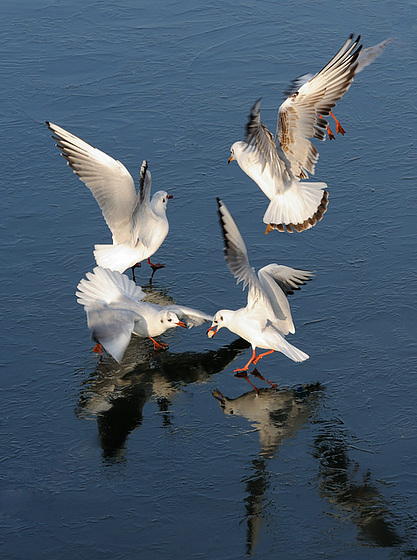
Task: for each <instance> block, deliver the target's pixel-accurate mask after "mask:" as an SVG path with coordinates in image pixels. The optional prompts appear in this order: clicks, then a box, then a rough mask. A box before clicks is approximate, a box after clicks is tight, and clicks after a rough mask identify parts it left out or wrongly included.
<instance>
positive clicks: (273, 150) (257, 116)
mask: <svg viewBox="0 0 417 560" xmlns="http://www.w3.org/2000/svg"><path fill="white" fill-rule="evenodd" d="M246 143H247V144H248V146H251V147H253V148H254V149H255V153H256V155H257V157H258V161H259V162H260V163H261V164H262V173H263V171H264V169H265V167H266V166H268V167H269V169H270V171H271V175H272V176H275V177H281V176H282V174H283V173H284V170H285V162H284V161H283V159H285V156H284V154H282V156H284V157H283V158H280V156H279V154H278V152H277V145H276V143H275V140H274V137H273V135H272V133H271V132H270V131H269V130H268V129H267V127H266V126H265V125H264V123H263V122H262V121H261V98H259V99H258V100H257V101H256V102H255V103H254V105H253V106H252V109H251V112H250V115H249V117H248V122H247V124H246ZM288 168H289V167H288Z"/></svg>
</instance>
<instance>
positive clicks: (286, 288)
mask: <svg viewBox="0 0 417 560" xmlns="http://www.w3.org/2000/svg"><path fill="white" fill-rule="evenodd" d="M265 274H268V275H269V276H270V277H271V278H273V280H274V281H275V282H276V283H277V284H278V286H279V287H280V288H281V290H282V291H283V292H284V294H285V295H286V296H290V295H292V294H293V293H294V290H299V289H300V286H304V285H305V283H306V282H308V281H309V280H311V279H312V277H313V276H314V274H313V272H310V271H308V270H300V269H298V268H291V267H289V266H284V265H278V264H268V265H267V266H264V267H263V268H261V269H260V271H259V272H258V276H264V275H265Z"/></svg>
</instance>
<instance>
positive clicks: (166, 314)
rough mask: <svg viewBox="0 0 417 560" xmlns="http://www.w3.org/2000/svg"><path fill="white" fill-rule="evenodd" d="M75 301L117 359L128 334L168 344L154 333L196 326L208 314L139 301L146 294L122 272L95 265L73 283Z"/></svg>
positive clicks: (100, 343) (161, 345)
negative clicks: (77, 282)
mask: <svg viewBox="0 0 417 560" xmlns="http://www.w3.org/2000/svg"><path fill="white" fill-rule="evenodd" d="M77 289H78V291H77V292H76V294H75V295H76V296H77V298H78V299H77V301H78V303H80V304H81V305H83V306H84V309H85V312H86V314H87V324H88V327H89V328H90V329H91V331H92V333H93V339H94V340H95V341H96V342H97V343H98V344H97V346H96V347H95V351H97V352H99V353H101V351H102V350H101V346H103V347H104V348H105V350H106V351H107V352H108V353H109V354H111V355H112V356H113V358H114V359H115V360H117V361H118V362H121V361H122V358H123V355H124V353H125V350H126V348H127V346H128V344H129V342H130V339H131V337H132V334H134V335H136V336H139V337H142V338H150V339H151V340H152V342H153V344H154V349H155V350H158V349H164V348H168V344H166V343H164V342H158V341H157V340H155V338H154V337H156V336H159V335H161V334H163V333H164V332H165V331H166V330H167V329H170V328H175V327H188V328H189V329H190V328H192V327H196V326H199V325H201V324H202V323H204V322H206V321H211V320H212V316H211V315H207V313H204V312H202V311H198V310H197V309H191V308H190V307H185V306H183V305H176V304H172V305H158V304H155V303H149V302H146V301H143V299H144V297H145V296H146V294H145V292H143V290H142V288H140V287H139V286H137V285H136V284H135V283H134V282H132V280H130V279H129V278H128V277H127V276H126V275H125V274H120V272H118V271H115V270H109V269H106V268H101V267H99V266H97V267H95V268H94V270H93V272H88V273H87V278H83V279H82V280H81V281H80V283H79V284H78V286H77Z"/></svg>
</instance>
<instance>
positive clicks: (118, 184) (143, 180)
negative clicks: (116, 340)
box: [46, 121, 172, 280]
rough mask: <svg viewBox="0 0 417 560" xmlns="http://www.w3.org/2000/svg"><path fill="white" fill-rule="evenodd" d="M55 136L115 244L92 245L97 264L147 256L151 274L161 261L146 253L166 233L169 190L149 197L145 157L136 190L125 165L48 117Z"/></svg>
mask: <svg viewBox="0 0 417 560" xmlns="http://www.w3.org/2000/svg"><path fill="white" fill-rule="evenodd" d="M46 124H47V126H48V128H49V129H50V130H51V131H52V133H53V138H54V139H55V140H57V142H58V143H57V146H58V148H59V149H60V150H61V155H62V156H64V157H65V158H66V160H67V163H68V165H69V166H70V167H71V168H72V169H73V171H74V173H76V174H77V175H78V177H79V178H80V179H81V181H83V182H84V183H85V185H86V186H87V187H88V188H89V189H90V191H91V192H92V193H93V196H94V198H95V199H96V201H97V203H98V205H99V206H100V208H101V211H102V213H103V217H104V219H105V220H106V223H107V225H108V226H109V229H110V231H111V233H112V236H113V245H95V247H94V249H95V250H94V257H95V259H96V262H97V264H98V265H99V266H101V267H103V268H108V269H110V270H117V271H118V272H124V271H125V270H126V269H127V268H132V274H133V279H134V280H135V271H134V269H135V267H136V266H140V263H141V261H143V260H145V259H147V262H148V264H149V265H150V266H151V268H152V276H151V279H152V277H153V275H154V274H155V271H156V270H158V269H159V268H163V267H164V266H165V265H164V264H160V263H156V264H154V263H152V262H151V261H150V257H151V256H152V255H153V254H154V253H155V252H156V251H157V250H158V249H159V247H160V246H161V245H162V243H163V241H164V240H165V237H166V236H167V234H168V230H169V224H168V220H167V217H166V208H167V201H168V200H170V199H171V198H172V195H170V194H168V193H167V192H165V191H158V192H156V193H155V194H154V195H153V197H152V199H151V173H150V171H149V169H148V163H147V161H146V160H144V161H143V163H142V166H141V170H140V178H139V193H138V194H136V189H135V182H134V180H133V178H132V176H131V174H130V173H129V171H128V170H127V169H126V167H125V166H124V165H123V164H122V163H121V162H120V161H117V160H115V159H113V158H112V157H110V156H108V155H107V154H105V153H104V152H102V151H100V150H98V149H97V148H94V147H93V146H91V145H90V144H87V142H84V140H81V139H80V138H78V137H77V136H74V134H71V133H70V132H68V131H66V130H64V129H63V128H61V127H60V126H58V125H56V124H53V123H51V122H48V121H46Z"/></svg>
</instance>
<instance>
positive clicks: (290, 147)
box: [276, 35, 362, 179]
mask: <svg viewBox="0 0 417 560" xmlns="http://www.w3.org/2000/svg"><path fill="white" fill-rule="evenodd" d="M359 41H360V36H358V37H357V39H356V40H354V41H353V35H351V36H350V37H349V39H348V40H347V41H346V42H345V44H344V45H343V46H342V48H341V49H340V50H339V51H338V52H337V53H336V55H335V56H334V57H333V58H332V59H331V60H330V62H328V64H326V66H325V67H324V68H323V69H322V70H320V72H318V74H316V75H315V76H313V77H312V78H311V79H309V80H308V81H307V82H304V83H303V84H302V85H301V87H300V88H299V89H298V91H297V92H296V93H294V94H292V95H290V96H289V97H287V99H286V100H285V101H284V102H283V103H282V105H281V106H280V108H279V111H278V122H277V132H276V140H277V141H278V142H279V143H280V145H281V147H282V150H283V152H284V153H285V155H286V156H287V158H288V159H289V161H290V162H291V170H292V172H293V173H294V175H295V176H297V177H299V178H301V179H305V178H307V177H308V173H311V174H314V169H315V165H316V163H317V160H318V157H319V153H318V150H317V148H316V147H315V146H313V144H312V143H311V142H310V141H309V140H308V138H318V139H319V140H324V139H325V127H326V124H327V122H326V120H325V118H324V117H326V116H328V115H329V113H330V111H331V109H332V108H333V107H334V106H335V105H336V102H337V101H338V100H339V99H340V98H341V97H342V96H343V94H344V93H346V91H347V90H348V89H349V87H350V85H351V83H352V81H353V78H354V75H355V72H356V68H357V64H358V61H357V59H358V57H359V53H360V51H361V48H362V45H359Z"/></svg>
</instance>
